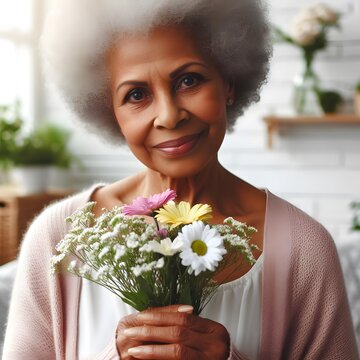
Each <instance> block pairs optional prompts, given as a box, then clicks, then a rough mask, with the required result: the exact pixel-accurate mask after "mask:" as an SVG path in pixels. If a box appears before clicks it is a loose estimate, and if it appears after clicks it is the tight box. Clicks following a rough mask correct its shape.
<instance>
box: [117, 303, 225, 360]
mask: <svg viewBox="0 0 360 360" xmlns="http://www.w3.org/2000/svg"><path fill="white" fill-rule="evenodd" d="M178 310H180V311H181V306H179V305H175V306H170V307H164V308H158V309H153V310H152V311H145V312H142V313H139V314H136V315H131V316H133V318H132V319H131V321H130V322H126V325H127V326H126V327H125V328H123V329H122V330H121V329H120V331H119V336H118V339H119V341H120V342H121V340H122V342H123V344H124V345H125V347H126V356H128V358H126V357H125V358H124V359H132V358H135V359H186V360H201V359H204V360H205V359H212V360H225V359H227V358H228V356H229V347H230V338H229V334H228V332H227V330H226V329H225V327H224V326H223V325H221V324H219V323H217V322H215V321H211V320H208V319H203V318H201V317H199V316H195V315H191V314H188V313H186V312H179V311H178ZM124 319H126V318H124ZM120 338H121V339H120ZM125 347H124V346H122V345H120V348H125ZM121 355H122V354H121ZM131 356H132V357H131ZM122 359H123V358H122Z"/></svg>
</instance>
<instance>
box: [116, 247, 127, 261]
mask: <svg viewBox="0 0 360 360" xmlns="http://www.w3.org/2000/svg"><path fill="white" fill-rule="evenodd" d="M125 253H126V247H125V246H124V245H120V244H116V245H115V260H116V261H118V260H119V259H120V258H121V257H122V256H124V255H125Z"/></svg>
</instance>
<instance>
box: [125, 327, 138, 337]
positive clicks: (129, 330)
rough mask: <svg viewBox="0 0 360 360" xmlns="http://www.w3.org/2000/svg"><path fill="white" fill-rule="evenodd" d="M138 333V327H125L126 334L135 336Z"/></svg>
mask: <svg viewBox="0 0 360 360" xmlns="http://www.w3.org/2000/svg"><path fill="white" fill-rule="evenodd" d="M136 334H137V330H136V329H124V335H125V336H130V337H131V336H135V335H136Z"/></svg>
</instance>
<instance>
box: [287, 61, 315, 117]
mask: <svg viewBox="0 0 360 360" xmlns="http://www.w3.org/2000/svg"><path fill="white" fill-rule="evenodd" d="M293 83H294V90H293V91H294V93H293V107H294V110H295V112H296V113H297V114H298V115H320V114H322V110H321V106H320V104H319V101H318V97H317V94H316V90H317V89H318V88H319V79H318V77H317V76H316V74H315V73H314V71H313V69H312V66H311V64H307V65H306V66H305V69H304V70H303V71H302V73H301V74H299V75H297V76H295V77H294V80H293Z"/></svg>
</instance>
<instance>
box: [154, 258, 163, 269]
mask: <svg viewBox="0 0 360 360" xmlns="http://www.w3.org/2000/svg"><path fill="white" fill-rule="evenodd" d="M164 265H165V260H164V258H163V257H162V258H160V259H159V260H158V261H157V262H156V264H155V269H162V268H163V267H164Z"/></svg>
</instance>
